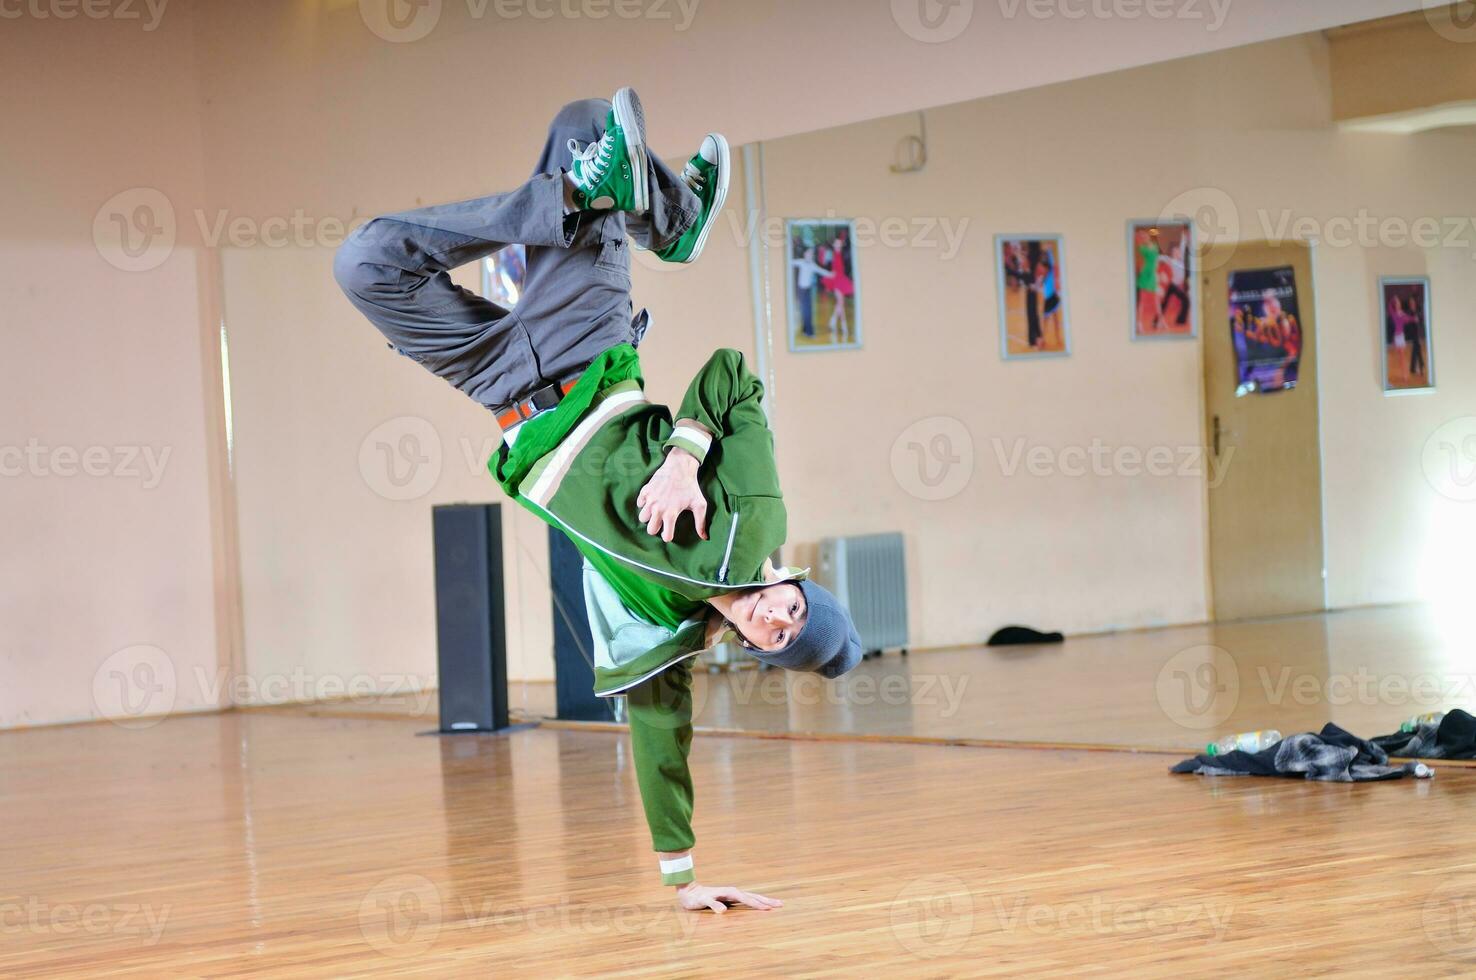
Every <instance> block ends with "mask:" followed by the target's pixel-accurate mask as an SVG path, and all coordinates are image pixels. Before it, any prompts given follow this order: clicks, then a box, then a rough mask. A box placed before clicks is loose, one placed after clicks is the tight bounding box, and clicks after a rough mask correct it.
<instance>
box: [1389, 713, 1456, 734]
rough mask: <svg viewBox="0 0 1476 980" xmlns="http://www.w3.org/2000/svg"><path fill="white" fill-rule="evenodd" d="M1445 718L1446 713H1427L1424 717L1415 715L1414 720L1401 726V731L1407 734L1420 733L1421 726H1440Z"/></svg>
mask: <svg viewBox="0 0 1476 980" xmlns="http://www.w3.org/2000/svg"><path fill="white" fill-rule="evenodd" d="M1444 717H1445V712H1443V711H1427V712H1425V713H1424V714H1422V715H1415V716H1414V717H1413V718H1411V719H1409V720H1408V721H1406V722H1405V723H1404V724H1402V725H1400V726H1399V730H1400V731H1401V732H1406V733H1408V732H1417V731H1419V729H1420V726H1421V725H1438V724H1440V721H1441V719H1443V718H1444Z"/></svg>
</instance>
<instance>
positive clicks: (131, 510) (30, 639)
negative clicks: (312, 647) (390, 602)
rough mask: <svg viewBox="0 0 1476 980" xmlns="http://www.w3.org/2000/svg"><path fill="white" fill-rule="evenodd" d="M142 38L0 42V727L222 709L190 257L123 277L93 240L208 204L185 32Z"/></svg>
mask: <svg viewBox="0 0 1476 980" xmlns="http://www.w3.org/2000/svg"><path fill="white" fill-rule="evenodd" d="M135 9H141V7H138V6H136V7H135ZM143 27H144V25H143V23H141V22H130V21H116V20H107V21H95V20H89V19H85V18H81V19H77V20H71V21H61V20H55V19H52V20H36V19H32V18H28V17H22V18H20V19H6V20H4V21H0V78H3V80H4V83H5V92H6V96H5V108H4V110H3V112H4V126H3V128H4V131H5V137H4V143H5V149H4V151H3V152H0V198H3V201H4V207H3V208H0V212H3V214H4V216H5V217H4V221H3V222H0V263H3V265H4V269H5V272H4V274H3V275H0V335H3V337H4V340H5V353H4V356H3V357H0V392H3V394H0V405H3V409H0V447H3V449H0V452H4V453H5V454H6V455H4V456H0V466H3V467H4V474H3V475H0V514H3V515H4V522H5V529H6V532H5V537H6V540H5V544H4V546H3V547H0V728H4V727H15V726H21V725H32V724H43V723H48V722H59V721H76V720H84V719H88V718H91V717H94V716H95V715H96V714H97V713H98V710H99V707H103V708H107V709H109V710H116V709H118V708H120V707H121V708H124V709H137V710H140V711H144V712H162V711H166V710H170V709H173V710H194V709H200V708H209V707H213V706H214V705H215V704H216V702H217V696H216V695H217V693H218V691H219V686H218V684H217V683H216V680H215V679H216V677H217V670H216V667H217V657H218V655H219V654H218V651H219V650H220V649H221V648H222V646H223V645H222V643H221V637H220V636H219V635H218V632H217V630H218V622H217V616H216V605H215V604H216V598H217V594H218V590H219V585H218V583H217V579H216V574H215V567H214V554H215V551H216V539H215V535H214V533H213V530H212V525H213V519H212V507H213V501H214V499H215V498H214V496H213V495H212V492H211V474H212V470H211V461H212V456H211V451H212V443H211V440H210V429H209V424H210V423H209V419H210V417H211V411H212V409H213V407H214V402H213V395H212V392H213V390H214V388H213V381H212V380H211V379H210V378H209V373H208V369H207V367H206V365H207V364H208V362H209V360H210V358H211V357H212V356H213V350H212V349H211V348H210V347H209V346H208V343H207V345H206V346H202V343H201V338H202V336H204V337H207V340H208V338H209V333H208V330H209V328H208V326H207V325H206V323H205V322H204V321H205V320H207V319H208V318H206V317H204V316H203V310H204V308H205V306H206V305H207V304H208V302H209V291H208V290H202V288H201V281H202V279H205V278H207V274H208V270H205V269H202V268H201V263H202V258H201V254H200V252H199V251H198V249H197V248H196V247H195V246H194V243H192V242H190V241H189V240H188V239H187V238H182V239H181V240H180V242H179V244H178V245H177V246H176V247H175V248H174V249H173V250H172V251H171V250H168V249H167V248H163V246H162V244H161V246H160V247H161V249H162V251H160V252H159V253H158V257H159V258H161V259H162V261H161V263H160V264H159V265H158V266H157V267H156V268H152V269H149V270H147V271H126V270H125V269H123V268H119V267H118V266H117V265H115V264H112V263H110V262H109V261H108V259H107V258H106V257H105V254H106V255H107V256H111V257H112V258H114V259H115V260H118V261H120V262H122V264H123V265H125V266H127V265H128V264H129V263H128V262H127V261H126V257H124V258H120V253H116V252H110V251H106V252H105V250H106V243H107V241H108V238H107V236H106V234H104V236H103V238H102V239H101V240H102V241H103V243H104V249H99V247H98V246H97V243H96V242H95V240H94V237H93V224H94V216H95V215H96V214H98V212H99V211H100V210H107V211H110V212H111V211H117V210H118V208H116V207H112V206H109V207H107V208H106V209H105V208H104V206H105V203H106V202H108V201H109V199H110V198H113V196H114V195H116V194H119V193H120V192H129V191H130V190H131V189H138V188H156V189H162V190H163V191H165V192H167V196H168V197H169V199H171V200H172V202H173V203H174V206H175V207H176V208H177V209H179V210H180V211H183V210H185V209H187V208H191V207H197V206H199V203H200V202H201V201H202V200H203V197H204V185H203V180H202V171H201V144H200V126H199V114H198V112H197V102H196V95H195V77H196V76H195V70H194V64H193V50H192V24H191V21H190V19H189V17H188V13H187V11H177V12H176V13H175V14H174V15H173V16H170V17H166V18H164V19H163V20H162V21H160V22H159V23H158V25H157V27H156V28H155V29H154V30H144V29H143ZM145 202H146V199H145V198H142V197H139V196H138V194H137V192H136V191H135V192H134V196H132V197H129V198H125V199H124V202H123V204H124V206H123V208H122V210H121V213H123V214H125V215H126V216H129V217H131V216H132V215H133V214H134V206H135V205H136V204H140V203H145ZM148 216H149V217H150V219H151V221H150V223H152V222H154V221H158V222H167V220H168V215H167V213H166V212H165V211H162V210H160V211H152V212H149V213H148ZM106 223H107V219H106V218H104V224H105V225H106ZM160 226H161V227H162V225H160ZM159 241H160V242H161V243H162V241H163V239H160V240H159ZM142 258H143V259H145V260H147V259H148V258H149V256H147V255H144V256H142ZM16 449H20V450H25V451H27V453H28V455H27V457H24V458H21V457H17V456H16V455H15V454H14V450H16ZM146 452H147V453H152V454H154V455H153V460H154V465H153V466H152V467H151V466H150V465H149V464H148V463H147V459H148V457H146V456H145V453H146ZM139 647H147V648H151V649H150V650H144V651H140V650H138V649H137V648H139ZM115 655H117V656H115ZM137 669H142V670H144V671H153V673H152V674H151V675H148V676H150V677H152V681H150V682H148V683H147V684H146V686H144V687H140V688H139V689H138V690H137V691H136V694H137V695H138V697H137V699H136V700H134V701H133V702H132V703H131V704H130V705H122V704H121V702H119V701H118V694H117V692H118V690H119V689H118V687H117V682H118V680H119V678H118V674H119V672H122V673H123V674H126V675H129V676H137V677H139V678H143V677H144V675H142V674H140V675H133V674H132V672H133V671H134V670H137ZM171 678H172V682H171ZM202 678H203V680H202ZM95 682H96V683H97V684H98V685H99V690H98V693H99V698H98V700H97V701H95V700H94V683H95ZM171 683H172V688H171ZM171 690H172V693H171ZM99 702H100V704H99Z"/></svg>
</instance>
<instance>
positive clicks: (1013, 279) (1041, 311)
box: [994, 235, 1071, 360]
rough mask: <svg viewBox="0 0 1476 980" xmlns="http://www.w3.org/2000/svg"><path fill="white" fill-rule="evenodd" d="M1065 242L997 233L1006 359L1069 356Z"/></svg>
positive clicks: (996, 270)
mask: <svg viewBox="0 0 1476 980" xmlns="http://www.w3.org/2000/svg"><path fill="white" fill-rule="evenodd" d="M1064 261H1065V246H1064V241H1063V239H1062V237H1061V236H1060V235H995V236H994V277H995V284H996V287H997V289H998V292H999V352H1000V356H1001V357H1003V358H1005V359H1006V360H1016V359H1023V358H1035V357H1066V356H1067V355H1069V354H1070V353H1071V324H1070V321H1069V319H1068V316H1067V310H1066V275H1065V273H1066V270H1065V266H1064V265H1063V263H1064Z"/></svg>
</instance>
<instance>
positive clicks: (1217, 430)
mask: <svg viewBox="0 0 1476 980" xmlns="http://www.w3.org/2000/svg"><path fill="white" fill-rule="evenodd" d="M1214 438H1215V459H1219V458H1220V417H1219V416H1218V415H1216V416H1215V437H1214Z"/></svg>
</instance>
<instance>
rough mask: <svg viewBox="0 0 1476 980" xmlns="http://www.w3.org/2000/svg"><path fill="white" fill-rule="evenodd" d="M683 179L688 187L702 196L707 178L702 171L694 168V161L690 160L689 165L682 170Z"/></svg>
mask: <svg viewBox="0 0 1476 980" xmlns="http://www.w3.org/2000/svg"><path fill="white" fill-rule="evenodd" d="M682 179H683V180H685V181H686V182H687V186H688V187H690V188H692V190H693V191H695V192H696V193H698V194H701V193H702V185H703V183H704V182H705V181H706V179H707V178H706V177H705V176H704V175H703V173H702V171H700V170H698V169H697V168H696V167H694V166H692V161H690V160H688V161H687V165H686V166H685V167H683V168H682Z"/></svg>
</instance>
